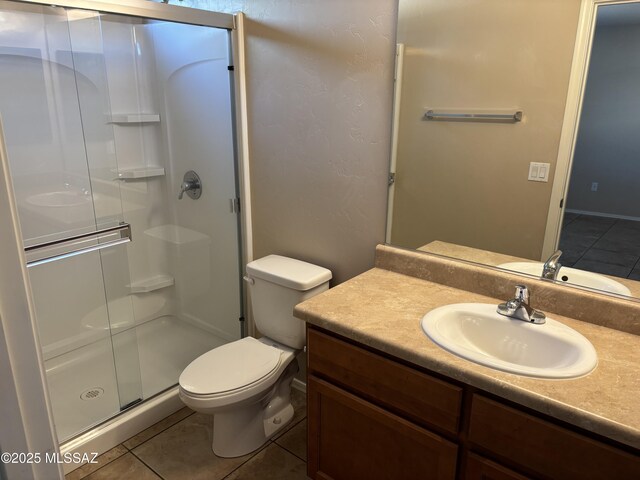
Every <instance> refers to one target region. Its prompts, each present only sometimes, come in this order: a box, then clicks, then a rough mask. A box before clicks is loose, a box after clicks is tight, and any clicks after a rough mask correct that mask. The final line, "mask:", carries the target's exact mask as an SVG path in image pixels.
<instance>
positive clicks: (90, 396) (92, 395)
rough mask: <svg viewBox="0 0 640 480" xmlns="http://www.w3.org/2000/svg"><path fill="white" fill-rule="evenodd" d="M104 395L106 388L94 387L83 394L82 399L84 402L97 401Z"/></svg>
mask: <svg viewBox="0 0 640 480" xmlns="http://www.w3.org/2000/svg"><path fill="white" fill-rule="evenodd" d="M102 395H104V388H100V387H93V388H90V389H89V390H85V391H84V392H82V393H81V394H80V398H81V399H82V400H95V399H96V398H98V397H101V396H102Z"/></svg>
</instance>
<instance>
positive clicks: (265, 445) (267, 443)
mask: <svg viewBox="0 0 640 480" xmlns="http://www.w3.org/2000/svg"><path fill="white" fill-rule="evenodd" d="M306 418H307V416H306V415H305V416H304V418H302V419H301V420H299V421H298V422H296V423H295V425H292V426H291V427H289V429H288V430H287V431H285V432H284V433H282V434H281V435H280V436H279V437H278V438H281V437H282V436H284V435H286V434H287V433H288V432H289V431H290V430H291V429H293V428H294V427H295V426H296V425H298V424H299V423H301V422H302V421H303V420H305V419H306ZM269 445H275V446H276V447H279V448H282V449H283V450H286V451H287V452H289V450H287V449H286V448H284V447H283V446H282V445H280V444H279V443H277V442H276V440H272V439H269V440H267V442H265V444H264V445H262V447H260V448H259V449H258V450H256V451H255V453H254V454H253V455H251V456H250V457H249V458H247V460H246V461H244V462H242V463H241V464H240V465H238V466H237V467H236V468H234V469H233V470H232V471H230V472H229V473H228V474H227V475H225V476H224V477H222V478H221V479H220V480H226V479H228V478H229V477H230V476H231V475H233V473H234V472H236V471H237V470H238V469H239V468H242V467H243V466H244V465H246V464H247V463H248V462H250V461H251V460H253V459H254V458H255V457H256V456H258V454H260V453H262V452H263V451H264V450H266V449H267V448H269ZM289 453H291V454H292V455H293V456H295V457H296V458H300V457H298V456H297V455H296V454H295V453H293V452H289ZM300 460H302V459H301V458H300ZM304 463H307V462H306V460H305V461H304ZM163 480H164V479H163Z"/></svg>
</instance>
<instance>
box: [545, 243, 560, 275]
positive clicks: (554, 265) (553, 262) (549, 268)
mask: <svg viewBox="0 0 640 480" xmlns="http://www.w3.org/2000/svg"><path fill="white" fill-rule="evenodd" d="M560 255H562V250H556V251H555V252H553V253H552V254H551V256H550V257H549V258H548V259H547V261H546V262H544V266H543V267H542V278H546V279H548V280H555V279H556V277H557V276H558V272H559V271H560V267H562V265H561V264H560V261H559V260H560Z"/></svg>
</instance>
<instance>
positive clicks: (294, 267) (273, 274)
mask: <svg viewBox="0 0 640 480" xmlns="http://www.w3.org/2000/svg"><path fill="white" fill-rule="evenodd" d="M247 274H248V275H249V276H252V277H255V278H260V279H262V280H267V281H269V282H273V283H276V284H278V285H282V286H283V287H287V288H292V289H294V290H300V291H305V290H310V289H312V288H313V287H317V286H318V285H321V284H323V283H325V282H328V281H329V280H331V277H332V275H331V270H328V269H326V268H323V267H319V266H317V265H313V264H312V263H307V262H303V261H301V260H295V259H293V258H288V257H282V256H280V255H268V256H266V257H263V258H260V259H258V260H254V261H253V262H250V263H248V264H247Z"/></svg>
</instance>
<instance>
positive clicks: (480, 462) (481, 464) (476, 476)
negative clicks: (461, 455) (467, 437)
mask: <svg viewBox="0 0 640 480" xmlns="http://www.w3.org/2000/svg"><path fill="white" fill-rule="evenodd" d="M464 478H465V480H528V477H525V476H523V475H520V474H519V473H516V472H514V471H512V470H509V469H508V468H506V467H503V466H502V465H498V464H497V463H494V462H492V461H490V460H487V459H486V458H482V457H480V456H478V455H474V454H469V455H468V456H467V462H466V470H465V475H464Z"/></svg>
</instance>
